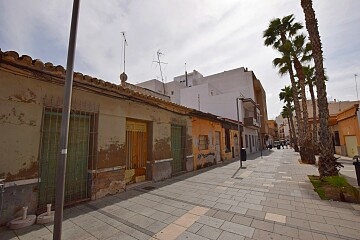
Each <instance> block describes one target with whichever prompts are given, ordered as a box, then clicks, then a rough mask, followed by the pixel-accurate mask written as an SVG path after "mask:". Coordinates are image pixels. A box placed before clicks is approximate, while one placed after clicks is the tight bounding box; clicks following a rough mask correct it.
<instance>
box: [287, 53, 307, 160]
mask: <svg viewBox="0 0 360 240" xmlns="http://www.w3.org/2000/svg"><path fill="white" fill-rule="evenodd" d="M289 66H290V67H289V76H290V81H291V87H292V91H293V98H294V107H295V113H296V117H295V119H296V123H297V126H298V132H299V145H300V151H299V152H300V158H301V160H302V159H305V153H304V148H303V146H304V130H303V129H304V128H303V121H302V114H301V108H300V103H299V96H298V93H297V88H296V81H295V76H294V72H293V69H292V64H291V61H290V59H289Z"/></svg>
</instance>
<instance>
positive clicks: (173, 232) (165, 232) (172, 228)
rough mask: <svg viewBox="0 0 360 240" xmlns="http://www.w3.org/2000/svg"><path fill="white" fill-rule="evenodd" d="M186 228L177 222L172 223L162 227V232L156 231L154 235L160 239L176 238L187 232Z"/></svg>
mask: <svg viewBox="0 0 360 240" xmlns="http://www.w3.org/2000/svg"><path fill="white" fill-rule="evenodd" d="M185 230H186V228H185V227H182V226H179V225H177V224H173V223H171V224H170V225H168V226H167V227H166V228H164V229H162V230H161V231H160V232H158V233H156V234H155V235H154V237H155V238H156V239H159V240H170V239H176V238H177V237H179V236H180V235H181V234H182V233H183V232H185Z"/></svg>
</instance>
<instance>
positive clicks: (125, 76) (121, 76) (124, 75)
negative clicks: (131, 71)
mask: <svg viewBox="0 0 360 240" xmlns="http://www.w3.org/2000/svg"><path fill="white" fill-rule="evenodd" d="M121 33H122V36H123V38H124V44H123V48H124V71H123V73H122V74H120V80H121V84H124V83H125V82H126V80H127V75H126V73H125V48H126V46H127V45H128V43H127V41H126V36H125V32H121Z"/></svg>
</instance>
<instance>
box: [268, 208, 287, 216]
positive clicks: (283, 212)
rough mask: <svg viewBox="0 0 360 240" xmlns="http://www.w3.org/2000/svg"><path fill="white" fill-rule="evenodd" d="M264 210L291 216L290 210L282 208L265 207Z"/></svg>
mask: <svg viewBox="0 0 360 240" xmlns="http://www.w3.org/2000/svg"><path fill="white" fill-rule="evenodd" d="M263 211H264V212H269V213H274V214H278V215H284V216H289V217H291V211H290V210H285V209H280V208H271V207H264V208H263Z"/></svg>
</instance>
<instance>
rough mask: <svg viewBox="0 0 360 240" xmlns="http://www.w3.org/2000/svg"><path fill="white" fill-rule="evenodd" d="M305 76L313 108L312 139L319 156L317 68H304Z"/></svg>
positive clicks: (308, 66)
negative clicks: (316, 92) (316, 93)
mask: <svg viewBox="0 0 360 240" xmlns="http://www.w3.org/2000/svg"><path fill="white" fill-rule="evenodd" d="M303 71H304V75H305V84H306V85H308V87H309V92H310V96H311V102H312V108H313V126H312V139H313V145H314V151H315V153H316V154H318V152H319V149H318V137H317V136H318V133H317V118H316V115H317V114H316V98H315V92H314V84H315V68H314V67H311V66H310V65H307V66H305V67H303Z"/></svg>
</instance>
